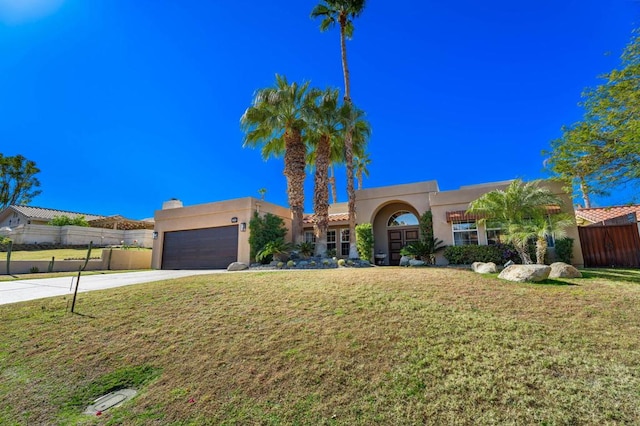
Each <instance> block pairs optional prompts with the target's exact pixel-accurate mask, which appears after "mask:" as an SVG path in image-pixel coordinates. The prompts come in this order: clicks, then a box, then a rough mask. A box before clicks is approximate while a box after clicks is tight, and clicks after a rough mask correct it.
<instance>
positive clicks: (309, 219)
mask: <svg viewBox="0 0 640 426" xmlns="http://www.w3.org/2000/svg"><path fill="white" fill-rule="evenodd" d="M348 220H349V213H334V214H330V215H329V223H331V222H346V221H348ZM302 222H303V223H306V224H312V223H313V215H312V214H308V215H305V216H304V217H303V218H302Z"/></svg>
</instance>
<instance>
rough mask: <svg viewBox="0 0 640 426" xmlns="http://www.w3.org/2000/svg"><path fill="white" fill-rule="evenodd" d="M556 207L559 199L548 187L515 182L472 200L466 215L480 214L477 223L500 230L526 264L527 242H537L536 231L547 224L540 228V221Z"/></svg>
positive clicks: (543, 227)
mask: <svg viewBox="0 0 640 426" xmlns="http://www.w3.org/2000/svg"><path fill="white" fill-rule="evenodd" d="M560 205H562V200H561V199H560V198H559V197H558V196H556V195H555V194H553V193H552V192H551V191H550V190H549V189H548V188H545V187H542V186H540V181H532V182H527V183H525V182H522V181H521V180H519V179H516V180H514V181H513V182H511V184H509V186H508V187H507V188H506V189H504V190H502V189H496V190H493V191H490V192H487V193H486V194H483V195H482V196H481V197H480V198H478V199H476V200H474V201H472V202H471V204H470V205H469V209H468V210H467V212H468V213H473V214H480V215H482V216H483V218H482V219H479V220H478V222H480V223H482V222H486V221H489V222H491V224H492V227H493V226H495V227H499V228H501V229H503V230H504V231H505V234H506V235H505V237H506V240H507V241H508V242H511V243H513V245H514V246H515V248H516V250H517V251H518V254H519V255H520V258H521V259H522V263H524V264H529V263H532V261H531V257H530V255H529V253H528V249H527V246H528V242H529V240H530V239H531V238H536V241H538V240H539V239H538V231H540V232H542V231H541V230H542V229H547V225H540V223H541V222H540V221H542V220H543V219H546V218H547V216H548V213H547V208H548V207H549V206H560ZM538 225H540V226H538ZM557 225H558V226H556V232H559V231H560V229H561V228H562V226H560V225H562V223H560V222H558V223H557ZM567 226H568V225H566V224H564V227H565V228H566V227H567ZM542 233H543V234H544V232H542ZM545 242H546V240H545ZM540 244H542V243H540ZM545 250H546V248H545ZM539 259H540V258H539ZM542 259H544V253H543V256H542Z"/></svg>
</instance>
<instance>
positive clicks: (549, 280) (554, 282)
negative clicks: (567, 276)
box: [530, 278, 579, 287]
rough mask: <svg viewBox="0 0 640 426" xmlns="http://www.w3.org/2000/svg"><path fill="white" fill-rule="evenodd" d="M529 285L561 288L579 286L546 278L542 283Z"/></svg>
mask: <svg viewBox="0 0 640 426" xmlns="http://www.w3.org/2000/svg"><path fill="white" fill-rule="evenodd" d="M530 284H540V285H553V286H562V287H565V286H577V285H579V284H576V283H571V282H567V281H560V280H554V279H553V278H547V279H546V280H544V281H538V282H535V283H530Z"/></svg>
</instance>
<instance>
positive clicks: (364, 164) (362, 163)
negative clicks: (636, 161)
mask: <svg viewBox="0 0 640 426" xmlns="http://www.w3.org/2000/svg"><path fill="white" fill-rule="evenodd" d="M369 164H371V158H370V157H369V154H367V153H363V154H360V155H358V156H356V158H355V171H356V178H357V179H358V189H362V181H363V177H364V176H366V177H369Z"/></svg>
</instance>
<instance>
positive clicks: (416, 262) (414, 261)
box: [409, 259, 427, 266]
mask: <svg viewBox="0 0 640 426" xmlns="http://www.w3.org/2000/svg"><path fill="white" fill-rule="evenodd" d="M426 264H427V263H426V262H423V261H422V260H417V259H411V260H409V266H425V265H426Z"/></svg>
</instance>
